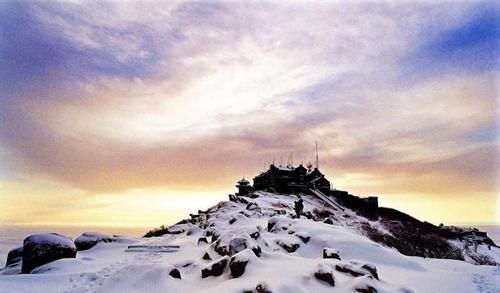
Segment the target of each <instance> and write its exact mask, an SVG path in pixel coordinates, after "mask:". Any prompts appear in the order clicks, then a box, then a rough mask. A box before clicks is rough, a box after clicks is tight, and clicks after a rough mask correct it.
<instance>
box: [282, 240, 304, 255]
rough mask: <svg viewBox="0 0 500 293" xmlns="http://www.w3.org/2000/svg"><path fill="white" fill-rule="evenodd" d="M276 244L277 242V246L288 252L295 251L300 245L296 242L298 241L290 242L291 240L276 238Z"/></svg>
mask: <svg viewBox="0 0 500 293" xmlns="http://www.w3.org/2000/svg"><path fill="white" fill-rule="evenodd" d="M276 244H278V245H279V246H281V247H282V248H283V249H285V250H286V251H287V252H288V253H292V252H295V251H296V250H297V249H299V247H300V244H298V243H292V242H288V241H283V240H277V241H276Z"/></svg>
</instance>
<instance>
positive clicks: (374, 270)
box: [361, 264, 378, 280]
mask: <svg viewBox="0 0 500 293" xmlns="http://www.w3.org/2000/svg"><path fill="white" fill-rule="evenodd" d="M361 268H362V269H365V270H367V271H368V272H369V273H370V274H371V275H372V276H373V277H374V278H375V279H377V280H378V273H377V268H376V267H375V266H374V265H372V264H364V265H362V266H361Z"/></svg>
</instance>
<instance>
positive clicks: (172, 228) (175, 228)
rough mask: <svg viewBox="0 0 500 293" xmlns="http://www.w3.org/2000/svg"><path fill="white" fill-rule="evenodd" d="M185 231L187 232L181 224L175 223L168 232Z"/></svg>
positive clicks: (177, 232)
mask: <svg viewBox="0 0 500 293" xmlns="http://www.w3.org/2000/svg"><path fill="white" fill-rule="evenodd" d="M184 232H186V230H185V229H184V228H183V227H181V226H180V225H174V226H172V227H169V228H168V230H167V233H166V234H181V233H184Z"/></svg>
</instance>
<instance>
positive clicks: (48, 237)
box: [21, 233, 76, 273]
mask: <svg viewBox="0 0 500 293" xmlns="http://www.w3.org/2000/svg"><path fill="white" fill-rule="evenodd" d="M75 257H76V246H75V243H73V240H71V238H69V237H66V236H63V235H59V234H57V233H47V234H34V235H31V236H29V237H27V238H26V239H24V243H23V265H22V269H21V271H22V272H23V273H30V272H31V271H32V270H33V269H35V268H37V267H39V266H42V265H44V264H47V263H50V262H53V261H55V260H58V259H61V258H75Z"/></svg>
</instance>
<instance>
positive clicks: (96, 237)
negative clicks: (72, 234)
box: [75, 232, 113, 251]
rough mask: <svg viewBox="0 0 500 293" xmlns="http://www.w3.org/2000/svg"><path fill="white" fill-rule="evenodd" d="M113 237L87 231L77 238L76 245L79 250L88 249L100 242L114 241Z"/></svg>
mask: <svg viewBox="0 0 500 293" xmlns="http://www.w3.org/2000/svg"><path fill="white" fill-rule="evenodd" d="M112 241H113V238H112V237H111V236H109V235H106V234H102V233H97V232H85V233H83V234H82V235H80V236H78V237H77V238H76V239H75V245H76V249H77V250H79V251H80V250H87V249H89V248H91V247H93V246H95V245H96V244H97V243H99V242H105V243H108V242H112Z"/></svg>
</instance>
